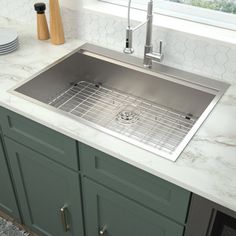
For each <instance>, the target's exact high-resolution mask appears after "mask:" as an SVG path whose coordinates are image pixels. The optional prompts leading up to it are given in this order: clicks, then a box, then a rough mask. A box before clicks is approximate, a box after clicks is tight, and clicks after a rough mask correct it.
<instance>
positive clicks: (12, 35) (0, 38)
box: [0, 28, 17, 46]
mask: <svg viewBox="0 0 236 236" xmlns="http://www.w3.org/2000/svg"><path fill="white" fill-rule="evenodd" d="M16 39H17V32H16V30H14V29H8V28H0V45H1V46H3V45H5V44H9V43H12V42H13V41H14V40H16Z"/></svg>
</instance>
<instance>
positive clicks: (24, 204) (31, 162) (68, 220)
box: [5, 138, 84, 236]
mask: <svg viewBox="0 0 236 236" xmlns="http://www.w3.org/2000/svg"><path fill="white" fill-rule="evenodd" d="M5 142H6V146H7V150H8V156H9V161H10V165H11V168H12V173H13V178H14V180H15V186H16V192H17V196H18V200H19V203H20V207H21V212H22V215H23V221H24V223H25V224H26V225H27V226H29V227H30V228H31V229H32V230H33V231H35V232H36V233H38V234H39V235H43V236H69V235H70V236H83V235H84V232H83V219H82V205H81V192H80V179H79V174H78V173H77V172H75V171H73V170H70V169H68V168H65V167H64V166H62V165H59V164H57V163H56V162H54V161H52V160H50V159H48V158H46V157H45V156H44V155H42V154H40V153H38V152H34V151H32V150H30V149H28V148H26V147H24V146H22V145H20V144H18V143H16V142H14V141H12V140H10V139H8V138H5Z"/></svg>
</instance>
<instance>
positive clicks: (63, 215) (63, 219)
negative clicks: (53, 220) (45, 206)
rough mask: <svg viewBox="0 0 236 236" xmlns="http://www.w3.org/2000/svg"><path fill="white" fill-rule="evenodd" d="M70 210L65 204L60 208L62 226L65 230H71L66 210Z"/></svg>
mask: <svg viewBox="0 0 236 236" xmlns="http://www.w3.org/2000/svg"><path fill="white" fill-rule="evenodd" d="M67 211H68V208H67V206H66V205H65V206H63V207H62V208H61V209H60V213H61V222H62V226H63V229H64V231H65V232H67V231H69V230H70V225H69V224H68V223H67V217H66V215H67V214H66V212H67Z"/></svg>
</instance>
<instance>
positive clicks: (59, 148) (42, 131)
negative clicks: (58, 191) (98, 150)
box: [0, 108, 78, 170]
mask: <svg viewBox="0 0 236 236" xmlns="http://www.w3.org/2000/svg"><path fill="white" fill-rule="evenodd" d="M0 118H1V124H2V130H3V134H4V135H5V136H8V137H10V138H12V139H14V140H15V141H17V142H19V143H21V144H24V145H25V146H28V147H30V148H31V149H34V150H35V151H38V152H40V153H42V154H44V155H46V156H47V157H49V158H51V159H52V160H55V161H56V162H59V163H61V164H63V165H65V166H67V167H70V168H72V169H74V170H78V160H77V159H78V157H77V147H76V141H75V140H73V139H71V138H68V137H66V136H65V135H63V134H61V133H58V132H56V131H54V130H51V129H49V128H47V127H45V126H43V125H41V124H38V123H36V122H34V121H32V120H30V119H27V118H25V117H23V116H21V115H18V114H16V113H14V112H12V111H9V110H7V109H4V108H0Z"/></svg>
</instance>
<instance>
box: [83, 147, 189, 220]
mask: <svg viewBox="0 0 236 236" xmlns="http://www.w3.org/2000/svg"><path fill="white" fill-rule="evenodd" d="M79 153H80V162H81V170H82V171H83V173H84V174H85V175H86V176H88V177H89V178H91V179H93V180H95V181H97V182H99V183H100V184H103V185H106V186H107V187H109V188H111V189H113V190H115V191H116V192H119V193H122V194H123V195H126V196H127V197H129V198H131V199H133V200H134V201H137V202H139V203H140V204H142V205H145V206H147V207H149V208H150V209H153V210H154V211H156V212H157V213H160V214H162V215H164V216H166V217H168V218H171V219H173V220H174V221H177V222H179V223H180V224H185V222H186V216H187V212H188V207H189V201H190V196H191V193H190V192H189V191H187V190H185V189H183V188H180V187H178V186H176V185H174V184H171V183H169V182H167V181H165V180H163V179H161V178H158V177H156V176H154V175H151V174H149V173H147V172H145V171H143V170H140V169H138V168H136V167H134V166H131V165H129V164H127V163H125V162H123V161H121V160H118V159H116V158H114V157H112V156H109V155H107V154H106V153H103V152H100V151H98V150H96V149H94V148H91V147H89V146H87V145H84V144H81V143H80V144H79Z"/></svg>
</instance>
